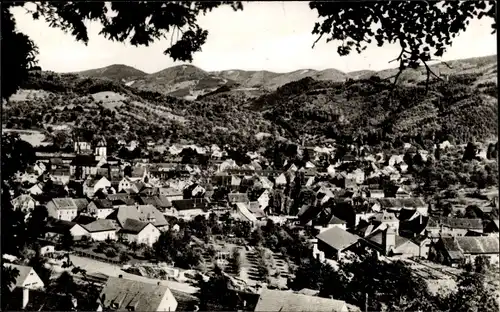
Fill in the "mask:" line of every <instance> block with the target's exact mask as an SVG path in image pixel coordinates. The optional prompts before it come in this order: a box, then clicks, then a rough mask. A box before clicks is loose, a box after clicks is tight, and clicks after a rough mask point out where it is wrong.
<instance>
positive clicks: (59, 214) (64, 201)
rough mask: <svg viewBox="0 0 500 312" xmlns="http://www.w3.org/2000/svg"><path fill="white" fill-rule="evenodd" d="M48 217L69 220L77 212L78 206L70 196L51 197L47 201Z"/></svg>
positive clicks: (74, 216)
mask: <svg viewBox="0 0 500 312" xmlns="http://www.w3.org/2000/svg"><path fill="white" fill-rule="evenodd" d="M47 212H48V214H49V216H50V217H52V218H54V219H58V220H64V221H71V220H73V219H74V218H76V216H77V214H78V207H77V205H76V204H75V202H74V201H73V199H72V198H53V199H52V200H51V201H49V202H48V203H47Z"/></svg>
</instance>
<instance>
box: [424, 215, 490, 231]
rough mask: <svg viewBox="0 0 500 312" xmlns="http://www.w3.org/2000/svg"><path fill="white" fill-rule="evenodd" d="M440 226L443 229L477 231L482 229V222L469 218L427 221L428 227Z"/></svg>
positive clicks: (443, 218)
mask: <svg viewBox="0 0 500 312" xmlns="http://www.w3.org/2000/svg"><path fill="white" fill-rule="evenodd" d="M440 225H442V226H444V227H449V228H454V229H468V230H474V229H476V230H479V229H483V221H482V220H481V219H469V218H450V217H441V218H431V219H430V220H429V225H428V227H430V228H432V227H439V226H440Z"/></svg>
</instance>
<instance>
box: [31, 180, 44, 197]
mask: <svg viewBox="0 0 500 312" xmlns="http://www.w3.org/2000/svg"><path fill="white" fill-rule="evenodd" d="M42 188H43V187H42V185H41V184H40V183H37V184H35V185H33V186H32V187H30V188H29V189H28V192H29V193H30V194H31V195H41V194H43V190H42Z"/></svg>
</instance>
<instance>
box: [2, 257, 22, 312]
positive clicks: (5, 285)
mask: <svg viewBox="0 0 500 312" xmlns="http://www.w3.org/2000/svg"><path fill="white" fill-rule="evenodd" d="M18 276H19V270H18V269H16V268H12V267H9V266H6V265H2V299H3V300H2V311H5V308H6V307H7V305H8V303H9V301H8V300H7V298H9V296H10V293H11V288H12V287H14V286H15V284H16V279H17V277H18Z"/></svg>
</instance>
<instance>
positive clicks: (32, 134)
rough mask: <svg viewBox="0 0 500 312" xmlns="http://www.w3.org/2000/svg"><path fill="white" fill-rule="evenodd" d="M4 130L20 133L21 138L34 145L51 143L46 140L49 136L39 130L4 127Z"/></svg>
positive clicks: (5, 131) (4, 131)
mask: <svg viewBox="0 0 500 312" xmlns="http://www.w3.org/2000/svg"><path fill="white" fill-rule="evenodd" d="M2 132H3V133H18V134H19V136H20V137H21V140H23V141H26V142H28V143H30V144H31V145H33V146H34V147H37V146H47V145H49V144H51V142H45V140H46V138H47V137H46V136H45V134H43V133H42V132H40V131H37V130H18V129H2Z"/></svg>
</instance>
